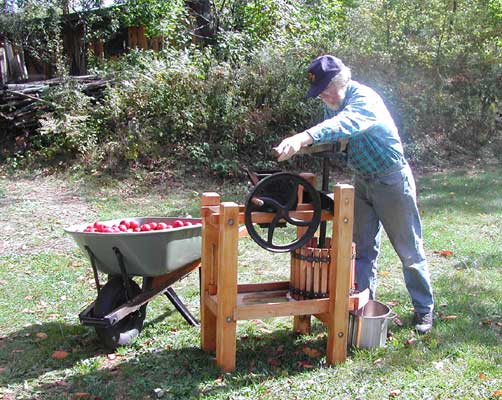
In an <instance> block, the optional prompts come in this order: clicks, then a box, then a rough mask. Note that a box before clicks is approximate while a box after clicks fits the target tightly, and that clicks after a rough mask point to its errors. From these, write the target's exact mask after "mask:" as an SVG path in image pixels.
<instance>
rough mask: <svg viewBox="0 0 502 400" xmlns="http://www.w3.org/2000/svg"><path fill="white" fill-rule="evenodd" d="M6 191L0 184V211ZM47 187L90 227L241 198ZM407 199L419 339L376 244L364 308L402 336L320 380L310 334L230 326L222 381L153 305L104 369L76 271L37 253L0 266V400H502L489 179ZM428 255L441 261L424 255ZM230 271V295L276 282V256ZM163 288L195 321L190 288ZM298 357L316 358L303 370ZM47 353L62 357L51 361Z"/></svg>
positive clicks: (497, 262)
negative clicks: (234, 283)
mask: <svg viewBox="0 0 502 400" xmlns="http://www.w3.org/2000/svg"><path fill="white" fill-rule="evenodd" d="M9 179H12V178H8V177H1V178H0V199H1V200H4V199H5V198H6V196H7V195H8V193H7V189H5V188H6V187H7V183H8V180H9ZM43 179H44V178H38V179H35V180H34V181H33V184H34V185H39V184H40V182H41V181H43ZM51 179H61V180H63V181H64V182H65V183H67V184H70V185H71V186H74V187H78V188H79V193H80V194H81V196H82V198H83V199H84V200H85V202H86V203H87V205H88V206H89V208H90V209H91V210H93V212H94V213H95V215H94V216H93V217H92V218H90V219H93V218H94V217H97V218H100V219H107V218H116V217H122V216H125V215H127V216H133V215H138V216H139V215H170V216H174V215H186V214H191V215H193V216H197V215H198V214H199V212H198V200H199V197H200V195H201V193H202V192H203V191H217V192H219V193H221V194H222V195H223V199H224V200H234V201H237V202H239V203H242V202H243V199H244V193H245V188H244V187H242V186H241V187H237V188H236V187H232V186H231V185H230V184H228V185H221V184H220V185H216V184H214V183H211V182H209V181H208V182H192V181H190V182H185V183H182V182H163V183H159V184H153V185H152V184H145V183H143V184H139V185H137V183H138V182H139V181H140V179H139V180H136V181H134V180H125V181H107V182H104V181H103V180H98V179H97V178H93V179H92V180H90V179H86V180H82V179H76V178H63V177H59V178H51ZM137 187H139V188H140V189H137ZM418 190H419V206H420V209H421V213H422V218H423V225H424V239H425V245H426V249H427V253H428V260H429V264H430V269H431V274H432V280H433V286H434V290H435V296H436V316H437V320H436V324H435V328H434V331H433V332H432V333H431V334H428V335H425V336H422V337H416V336H415V335H414V333H413V330H412V327H411V308H412V307H411V303H410V301H409V297H408V294H407V292H406V289H405V287H404V284H403V279H402V273H401V268H400V265H399V262H398V258H397V256H396V255H395V254H394V252H393V250H392V249H391V247H390V245H389V242H388V241H387V240H385V241H384V245H383V249H382V255H381V258H380V286H379V293H378V295H379V299H380V300H381V301H384V302H393V304H394V303H395V306H393V309H394V311H396V312H397V313H398V314H399V316H400V319H401V320H402V322H403V323H404V325H403V326H402V327H398V326H396V325H393V326H391V331H392V336H391V338H390V339H389V340H388V343H387V346H386V347H385V348H379V349H375V350H357V349H355V350H352V351H351V352H350V354H349V358H348V360H347V362H346V363H344V364H341V365H337V366H333V367H332V366H328V365H327V364H326V358H325V356H324V348H325V345H326V329H325V328H324V326H323V325H322V324H320V323H319V322H317V321H314V323H313V329H312V333H311V334H309V335H305V336H297V335H294V334H293V333H292V332H291V326H292V321H291V319H290V318H277V319H268V320H262V321H243V322H239V324H238V337H239V340H238V343H237V369H236V371H235V372H233V373H229V374H222V373H221V372H219V370H218V369H217V368H216V367H215V365H214V359H213V356H212V355H208V354H206V353H204V352H202V351H201V350H200V348H199V329H198V328H196V327H190V326H189V325H188V324H187V323H186V322H185V321H184V320H183V318H182V317H181V316H180V315H179V313H177V312H176V311H175V310H174V308H173V307H172V305H171V304H170V303H169V302H168V301H167V299H166V298H165V297H161V296H157V297H155V298H154V299H153V300H152V301H151V302H150V303H149V305H148V309H147V317H146V324H145V328H144V330H143V332H142V333H141V335H140V337H139V338H138V340H137V341H136V342H135V343H134V344H133V345H132V346H130V347H126V348H121V349H119V350H117V351H116V353H115V354H114V355H113V356H110V355H108V354H107V352H106V351H105V350H103V348H102V347H101V346H100V344H99V342H98V340H97V338H96V335H95V333H94V331H93V329H91V328H88V327H84V326H82V325H80V324H79V321H78V313H79V312H80V311H81V310H82V309H83V307H84V306H86V305H87V304H89V303H90V302H91V301H92V300H94V299H95V297H96V292H95V289H94V286H93V277H92V271H91V270H90V268H89V263H88V262H87V261H86V259H85V258H84V257H83V256H82V254H80V253H79V252H78V250H77V249H75V248H72V249H68V250H67V251H65V252H62V253H61V251H59V252H54V251H51V250H50V243H48V250H47V251H45V252H41V253H40V252H38V253H36V254H18V255H3V256H1V257H0V398H3V399H55V400H57V399H73V398H78V396H79V395H78V393H79V392H81V393H88V394H89V395H88V396H87V397H82V398H94V399H97V398H100V399H150V398H156V396H155V394H154V390H155V389H159V390H161V391H162V392H161V394H162V397H161V398H163V399H190V398H204V399H358V398H359V399H386V398H389V397H390V398H392V397H395V398H402V399H495V398H497V393H498V392H497V391H498V390H502V301H501V299H502V270H501V269H502V228H501V227H502V168H501V167H494V168H492V169H486V170H483V171H481V170H464V171H457V172H452V173H441V174H434V175H430V176H426V177H422V178H421V179H419V182H418ZM4 212H9V213H15V212H16V210H15V207H13V206H10V207H7V206H6V207H4ZM32 212H33V213H34V214H35V215H36V212H37V210H36V207H35V208H34V209H33V210H32ZM8 218H9V215H4V216H3V219H8ZM77 222H84V221H75V223H77ZM0 229H1V227H0ZM40 240H44V238H43V237H42V238H40ZM442 250H450V251H452V252H453V255H452V256H451V257H442V256H441V255H440V254H438V253H435V252H440V251H442ZM239 262H240V269H239V279H240V281H241V282H251V281H253V282H259V281H273V280H283V279H287V278H288V274H289V261H288V255H284V254H282V255H281V254H271V253H268V252H266V251H265V250H262V249H260V248H258V247H257V246H256V245H255V244H254V243H253V242H252V241H251V240H249V239H244V240H242V241H241V243H240V247H239ZM174 288H175V289H176V291H177V293H178V294H179V295H180V297H181V298H182V299H183V300H184V301H185V303H186V304H187V306H188V308H189V309H190V310H191V311H192V312H193V313H194V314H195V315H196V316H198V302H199V297H198V296H199V293H198V277H197V274H195V273H194V274H192V275H190V276H189V277H187V278H186V279H184V280H182V281H180V282H178V283H176V284H175V285H174ZM410 339H416V341H413V340H410ZM306 347H309V348H313V349H317V350H320V351H321V356H319V357H309V356H308V355H306V354H305V352H304V351H303V350H304V349H305V348H306ZM56 350H63V351H66V352H68V356H67V357H66V358H64V359H62V360H55V359H53V358H52V357H51V355H52V354H53V352H54V351H56ZM81 396H84V395H81Z"/></svg>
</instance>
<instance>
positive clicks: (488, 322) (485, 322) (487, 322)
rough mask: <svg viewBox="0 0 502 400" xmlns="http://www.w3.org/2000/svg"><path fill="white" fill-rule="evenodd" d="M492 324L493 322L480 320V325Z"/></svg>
mask: <svg viewBox="0 0 502 400" xmlns="http://www.w3.org/2000/svg"><path fill="white" fill-rule="evenodd" d="M492 322H493V321H492V320H491V319H484V320H482V321H481V323H482V324H483V325H491V324H492Z"/></svg>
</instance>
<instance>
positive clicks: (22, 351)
mask: <svg viewBox="0 0 502 400" xmlns="http://www.w3.org/2000/svg"><path fill="white" fill-rule="evenodd" d="M11 353H24V350H23V349H14V350H12V351H11Z"/></svg>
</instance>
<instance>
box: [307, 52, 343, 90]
mask: <svg viewBox="0 0 502 400" xmlns="http://www.w3.org/2000/svg"><path fill="white" fill-rule="evenodd" d="M344 66H345V65H344V64H343V62H342V60H340V59H339V58H336V57H334V56H330V55H324V56H320V57H317V58H316V59H315V60H314V61H312V63H311V64H310V66H309V70H308V73H309V74H308V78H309V81H310V89H309V90H308V92H307V95H306V97H307V98H309V97H317V96H319V95H320V94H321V93H322V92H323V91H324V89H326V88H327V87H328V85H329V83H330V82H331V79H333V78H334V77H335V76H336V75H338V73H339V72H340V71H341V70H342V68H343V67H344Z"/></svg>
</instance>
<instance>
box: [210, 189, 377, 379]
mask: <svg viewBox="0 0 502 400" xmlns="http://www.w3.org/2000/svg"><path fill="white" fill-rule="evenodd" d="M312 212H313V211H312V209H311V208H310V209H309V205H308V204H301V202H299V204H298V206H297V209H296V211H293V212H291V214H292V215H294V217H295V218H302V216H303V218H305V219H308V217H309V215H310V214H311V213H312ZM201 216H202V220H203V227H202V264H201V294H200V302H201V307H200V312H201V347H202V349H203V350H204V351H206V352H216V364H217V365H218V366H219V367H220V368H221V369H222V370H223V371H225V372H228V371H233V370H234V369H235V364H236V330H237V321H238V320H246V319H257V318H270V317H282V316H294V317H295V319H294V329H295V330H296V331H299V332H306V331H308V330H309V329H310V316H311V315H314V316H315V317H317V318H319V319H320V320H321V321H322V322H323V323H325V324H326V325H327V329H328V338H327V348H326V358H327V362H328V364H336V363H341V362H343V361H345V359H346V357H347V343H348V323H349V311H351V310H357V309H359V308H361V307H362V306H364V304H366V303H367V301H368V292H367V291H365V292H362V293H356V294H350V286H351V272H350V271H351V263H352V232H353V218H354V188H353V187H352V186H351V185H346V184H338V185H336V186H335V188H334V211H333V213H331V212H329V211H326V210H323V211H322V215H321V221H328V220H332V221H333V231H332V239H331V262H330V266H329V268H330V273H329V282H328V287H329V297H327V298H321V299H308V300H294V299H292V298H290V297H288V298H286V294H287V292H288V290H289V281H285V282H269V283H256V284H238V279H237V266H238V262H237V257H238V242H239V238H241V237H244V236H245V235H246V234H247V232H246V230H245V226H243V227H242V228H240V226H241V225H242V224H244V206H239V205H238V204H236V203H233V202H220V196H219V194H217V193H204V194H203V195H202V204H201ZM252 218H253V222H254V223H267V222H270V221H271V220H272V218H273V215H271V214H270V213H261V212H255V213H253V215H252ZM274 298H277V299H278V300H279V299H280V301H275V302H274V301H273V299H274ZM252 299H265V300H267V299H270V302H268V303H260V304H246V301H247V300H248V301H249V300H252ZM285 299H287V300H288V301H285Z"/></svg>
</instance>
